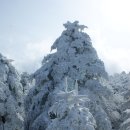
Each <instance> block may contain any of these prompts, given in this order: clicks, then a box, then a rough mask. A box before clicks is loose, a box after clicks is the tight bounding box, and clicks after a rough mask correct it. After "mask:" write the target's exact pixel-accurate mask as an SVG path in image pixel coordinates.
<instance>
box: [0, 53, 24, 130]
mask: <svg viewBox="0 0 130 130" xmlns="http://www.w3.org/2000/svg"><path fill="white" fill-rule="evenodd" d="M10 62H11V60H8V59H7V58H5V57H4V56H2V55H1V54H0V130H23V122H24V119H23V117H24V111H23V87H22V85H21V83H20V75H19V74H18V73H17V71H16V70H15V68H14V67H13V66H12V65H11V63H10Z"/></svg>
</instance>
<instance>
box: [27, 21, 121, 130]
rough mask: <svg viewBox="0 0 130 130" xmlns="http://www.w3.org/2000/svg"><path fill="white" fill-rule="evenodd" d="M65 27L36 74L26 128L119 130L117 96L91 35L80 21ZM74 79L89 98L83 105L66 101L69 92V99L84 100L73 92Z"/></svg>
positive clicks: (68, 23) (28, 105)
mask: <svg viewBox="0 0 130 130" xmlns="http://www.w3.org/2000/svg"><path fill="white" fill-rule="evenodd" d="M64 27H65V28H66V30H65V31H63V33H62V34H61V36H60V37H59V38H58V39H57V40H56V41H55V42H54V44H53V45H52V47H51V49H52V50H53V49H56V50H57V51H56V52H55V53H52V54H49V55H47V56H46V57H45V58H44V60H43V62H42V67H41V68H40V69H39V70H37V71H36V72H35V73H34V75H33V77H34V78H35V80H36V84H35V86H34V87H33V88H32V89H31V90H30V92H29V94H28V95H27V98H26V102H25V110H26V113H27V114H26V120H25V130H54V129H55V130H112V129H116V127H117V126H118V125H117V126H115V124H117V122H118V121H119V118H120V113H119V110H118V106H117V105H116V102H115V101H116V98H115V97H114V96H113V95H114V94H113V93H114V92H113V88H112V86H111V85H109V83H108V81H106V80H105V79H108V75H107V73H106V71H105V68H104V64H103V62H102V61H101V60H100V59H99V58H98V56H97V53H96V50H95V49H94V48H93V47H92V43H91V39H90V37H89V35H88V34H86V33H84V32H82V31H83V29H84V28H86V27H85V26H83V25H79V24H78V22H77V21H75V22H73V23H70V22H67V23H66V24H64ZM66 77H68V78H67V79H68V81H67V82H68V88H67V91H66V90H65V89H64V86H65V81H64V80H65V78H66ZM75 81H77V84H78V86H79V90H78V93H79V95H81V97H82V96H86V97H87V98H85V99H83V100H84V103H83V104H82V103H80V102H79V104H78V105H77V104H76V103H75V100H71V102H69V103H68V101H66V100H65V97H66V96H67V95H69V94H70V95H69V96H70V97H69V98H70V99H74V97H76V99H77V100H79V101H81V100H82V98H81V97H80V96H78V95H77V96H75V94H73V90H74V89H75V85H74V83H75ZM61 91H62V92H61ZM59 93H60V96H61V97H60V96H59ZM61 93H62V94H61ZM57 96H59V98H56V97H57ZM63 97H64V98H63ZM85 124H86V125H85Z"/></svg>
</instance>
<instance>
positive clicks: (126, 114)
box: [120, 90, 130, 130]
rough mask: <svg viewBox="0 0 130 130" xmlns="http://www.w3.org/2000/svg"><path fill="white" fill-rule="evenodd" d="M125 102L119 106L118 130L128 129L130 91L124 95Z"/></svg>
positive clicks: (129, 120) (129, 123)
mask: <svg viewBox="0 0 130 130" xmlns="http://www.w3.org/2000/svg"><path fill="white" fill-rule="evenodd" d="M124 97H125V102H124V103H123V104H122V105H121V109H122V111H123V112H122V116H121V121H122V122H121V125H120V130H129V129H130V90H129V91H128V92H127V93H126V94H125V96H124Z"/></svg>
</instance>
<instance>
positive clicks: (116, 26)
mask: <svg viewBox="0 0 130 130" xmlns="http://www.w3.org/2000/svg"><path fill="white" fill-rule="evenodd" d="M75 20H78V21H79V22H80V23H81V24H84V25H86V26H88V28H89V29H88V33H89V34H90V36H91V38H92V41H93V46H94V47H95V48H96V50H97V52H98V55H99V57H100V59H102V60H103V61H104V63H105V67H106V70H107V71H108V72H109V73H110V74H113V73H116V72H121V71H123V70H124V71H126V72H129V70H130V50H129V49H130V0H0V52H1V53H2V54H3V55H4V56H6V57H8V58H11V59H14V63H13V64H14V65H15V66H16V68H17V69H18V70H19V71H20V72H22V71H28V72H30V73H32V72H34V71H35V70H36V69H37V68H38V67H39V66H40V64H41V63H40V62H41V60H42V59H43V57H44V55H46V54H47V53H49V51H50V46H51V45H52V44H53V42H54V41H55V39H56V38H57V37H59V36H60V34H61V32H62V31H63V29H64V28H63V26H62V24H63V23H65V22H66V21H72V22H73V21H75Z"/></svg>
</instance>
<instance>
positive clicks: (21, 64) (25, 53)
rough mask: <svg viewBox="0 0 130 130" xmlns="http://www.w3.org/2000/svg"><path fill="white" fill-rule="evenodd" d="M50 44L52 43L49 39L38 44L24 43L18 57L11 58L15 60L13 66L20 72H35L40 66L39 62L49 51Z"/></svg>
mask: <svg viewBox="0 0 130 130" xmlns="http://www.w3.org/2000/svg"><path fill="white" fill-rule="evenodd" d="M52 43H53V42H52V39H51V38H50V39H46V40H42V41H40V42H29V43H26V44H25V45H24V49H23V48H21V49H23V50H22V51H21V54H19V56H17V55H15V56H14V55H13V56H12V57H13V58H14V59H15V62H14V63H13V64H14V65H15V66H16V68H17V69H18V70H19V71H20V72H23V71H27V72H29V73H32V72H35V70H36V69H38V68H39V67H40V66H41V61H42V59H43V58H44V56H45V55H47V53H48V52H49V51H50V47H51V45H52ZM14 51H15V50H14ZM17 53H18V52H17Z"/></svg>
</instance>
